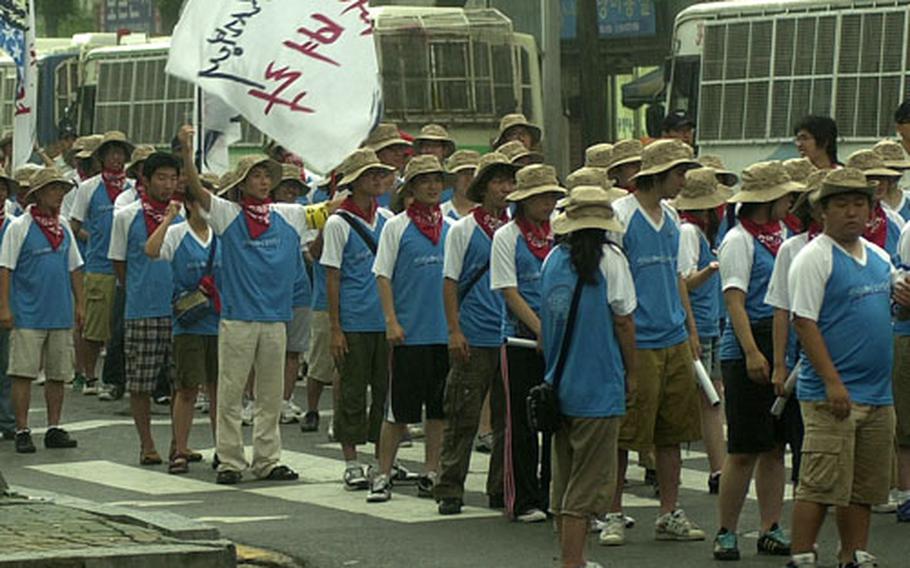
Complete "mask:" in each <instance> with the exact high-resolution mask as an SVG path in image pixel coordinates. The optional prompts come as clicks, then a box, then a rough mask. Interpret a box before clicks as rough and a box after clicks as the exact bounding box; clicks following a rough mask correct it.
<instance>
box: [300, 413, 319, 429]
mask: <svg viewBox="0 0 910 568" xmlns="http://www.w3.org/2000/svg"><path fill="white" fill-rule="evenodd" d="M300 431H301V432H318V431H319V412H317V411H316V410H310V411H308V412H307V413H306V414H304V415H303V420H301V421H300Z"/></svg>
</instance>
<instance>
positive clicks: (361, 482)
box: [342, 465, 370, 491]
mask: <svg viewBox="0 0 910 568" xmlns="http://www.w3.org/2000/svg"><path fill="white" fill-rule="evenodd" d="M342 481H344V488H345V489H346V490H348V491H363V490H364V489H369V487H370V480H369V479H367V476H366V472H364V470H363V466H362V465H354V466H351V467H348V468H345V470H344V476H343V477H342Z"/></svg>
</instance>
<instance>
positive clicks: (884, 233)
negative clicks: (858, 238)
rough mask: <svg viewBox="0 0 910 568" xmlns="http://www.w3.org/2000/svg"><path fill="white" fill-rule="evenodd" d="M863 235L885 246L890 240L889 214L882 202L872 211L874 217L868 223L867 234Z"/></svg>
mask: <svg viewBox="0 0 910 568" xmlns="http://www.w3.org/2000/svg"><path fill="white" fill-rule="evenodd" d="M863 236H864V237H865V238H866V240H867V241H869V242H872V243H875V244H877V245H878V246H880V247H882V248H885V242H886V241H887V240H888V216H887V215H885V210H884V209H883V208H882V204H881V203H879V204H877V205H876V206H875V210H873V211H872V219H870V220H869V222H868V223H866V234H864V235H863Z"/></svg>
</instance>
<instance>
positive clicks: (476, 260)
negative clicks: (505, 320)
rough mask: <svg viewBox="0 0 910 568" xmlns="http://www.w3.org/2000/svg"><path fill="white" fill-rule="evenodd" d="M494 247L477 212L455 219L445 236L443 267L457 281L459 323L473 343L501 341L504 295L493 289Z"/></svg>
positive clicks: (495, 344) (486, 344)
mask: <svg viewBox="0 0 910 568" xmlns="http://www.w3.org/2000/svg"><path fill="white" fill-rule="evenodd" d="M492 247H493V241H492V239H490V237H488V236H487V233H486V232H485V231H484V230H483V229H482V228H480V226H479V225H478V224H477V220H476V219H475V218H474V215H468V216H467V217H464V218H463V219H461V220H460V221H458V222H456V223H454V224H453V225H452V227H451V229H449V235H448V236H447V237H446V249H445V262H444V263H443V268H442V270H443V274H444V276H445V277H446V278H448V279H449V280H452V281H453V282H457V283H458V299H459V302H458V306H459V310H458V323H459V326H460V327H461V332H462V333H463V334H464V336H465V338H466V339H467V341H468V345H470V346H472V347H498V346H500V345H501V344H502V310H503V301H502V296H501V295H500V294H498V293H496V292H494V291H493V290H491V289H490V254H491V251H492ZM478 275H480V276H479V277H478ZM468 286H470V288H468Z"/></svg>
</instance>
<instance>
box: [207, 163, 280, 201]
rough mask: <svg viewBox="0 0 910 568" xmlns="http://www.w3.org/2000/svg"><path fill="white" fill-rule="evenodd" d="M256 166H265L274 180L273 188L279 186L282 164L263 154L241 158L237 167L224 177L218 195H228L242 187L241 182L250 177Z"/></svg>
mask: <svg viewBox="0 0 910 568" xmlns="http://www.w3.org/2000/svg"><path fill="white" fill-rule="evenodd" d="M256 166H265V168H266V169H267V170H268V171H269V176H270V177H271V178H272V188H274V187H275V186H276V185H278V181H279V180H280V179H281V164H279V163H278V162H276V161H275V160H273V159H271V158H269V157H268V156H265V155H262V154H250V155H249V156H244V157H242V158H240V161H239V162H237V167H236V168H234V169H233V170H232V171H230V172H228V173H226V174H224V176H222V178H221V188H220V189H219V190H218V195H222V194H224V193H227V192H228V191H230V190H232V189H234V188H235V187H237V186H238V185H240V182H242V181H243V180H245V179H246V176H248V175H249V173H250V170H252V169H253V168H255V167H256ZM270 191H271V188H270Z"/></svg>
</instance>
